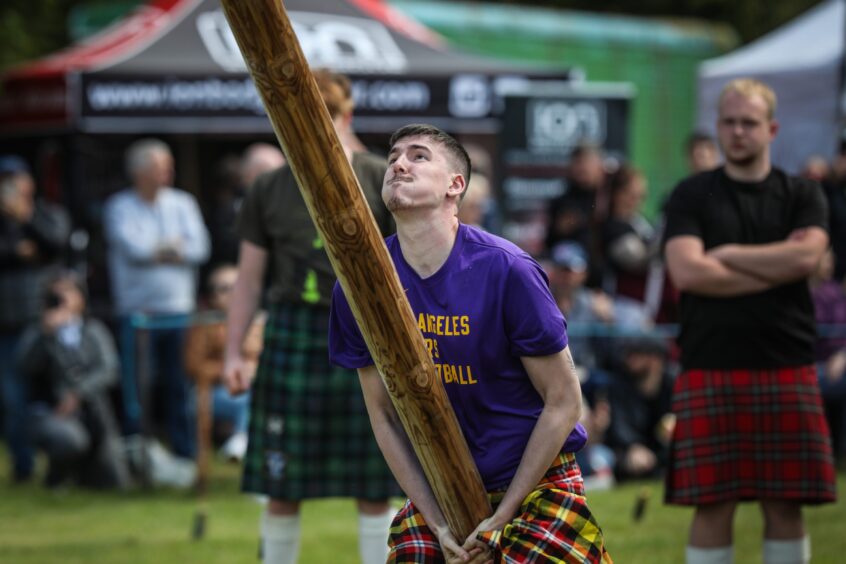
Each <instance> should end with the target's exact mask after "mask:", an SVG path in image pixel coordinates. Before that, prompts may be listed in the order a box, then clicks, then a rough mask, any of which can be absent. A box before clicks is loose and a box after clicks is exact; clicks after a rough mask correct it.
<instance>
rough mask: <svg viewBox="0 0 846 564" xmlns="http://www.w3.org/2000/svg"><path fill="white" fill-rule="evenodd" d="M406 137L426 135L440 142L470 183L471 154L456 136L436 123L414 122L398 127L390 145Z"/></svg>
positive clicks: (467, 184) (466, 182) (466, 183)
mask: <svg viewBox="0 0 846 564" xmlns="http://www.w3.org/2000/svg"><path fill="white" fill-rule="evenodd" d="M406 137H426V138H428V139H431V140H432V141H434V142H436V143H439V144H440V145H441V146H442V147H444V148H445V149H446V150H447V153H448V154H449V156H450V158H451V159H452V161H453V164H454V165H455V166H456V167H457V168H458V172H460V173H461V175H462V176H464V184H465V186H469V185H470V155H468V154H467V151H466V150H465V149H464V147H462V145H461V143H459V142H458V141H456V140H455V137H453V136H452V135H450V134H448V133H447V132H445V131H443V130H441V129H439V128H437V127H435V126H434V125H429V124H426V123H412V124H410V125H406V126H404V127H401V128H399V129H397V130H396V131H395V132H394V134H393V135H391V141H390V146H391V147H393V146H394V145H396V143H397V142H398V141H399V140H400V139H405V138H406ZM465 192H466V189H465ZM462 196H463V194H462Z"/></svg>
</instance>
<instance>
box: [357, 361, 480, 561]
mask: <svg viewBox="0 0 846 564" xmlns="http://www.w3.org/2000/svg"><path fill="white" fill-rule="evenodd" d="M358 377H359V380H360V381H361V389H362V392H363V393H364V403H365V404H366V405H367V414H368V416H369V417H370V425H371V426H372V427H373V434H374V435H375V436H376V442H377V443H378V444H379V448H380V449H381V451H382V454H383V455H384V456H385V461H386V462H387V463H388V466H389V467H390V468H391V472H393V474H394V476H395V477H396V479H397V482H399V484H400V486H401V487H402V489H403V491H404V492H405V494H406V495H407V496H408V498H409V499H410V500H411V501H412V503H414V505H415V507H416V508H417V510H418V511H420V513H421V514H422V515H423V519H425V521H426V524H427V525H428V526H429V528H430V529H431V530H432V533H434V535H435V536H436V537H437V539H438V542H439V543H440V545H441V549H442V550H443V551H444V554H445V555H446V556H447V557H448V558H447V561H448V562H452V561H454V560H457V559H463V558H464V557H465V556H469V553H468V552H467V551H466V550H464V549H463V548H462V547H461V545H460V544H459V543H458V542H457V541H456V539H455V537H454V536H453V535H452V533H451V532H450V530H449V526H448V525H447V522H446V518H445V517H444V515H443V513H442V512H441V509H440V507H439V506H438V502H437V501H436V500H435V494H434V493H433V492H432V488H431V487H430V486H429V482H428V481H427V480H426V475H425V474H424V473H423V468H422V466H420V462H419V461H418V460H417V455H416V454H415V453H414V450H413V448H412V446H411V441H410V440H409V439H408V435H406V433H405V429H403V426H402V422H401V421H400V419H399V415H397V412H396V409H394V405H393V403H392V402H391V397H390V395H389V394H388V391H387V390H386V389H385V384H384V383H383V382H382V377H381V376H380V375H379V371H378V370H377V369H376V367H375V366H372V365H371V366H367V367H365V368H359V369H358ZM475 552H478V551H475Z"/></svg>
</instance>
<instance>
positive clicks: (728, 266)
mask: <svg viewBox="0 0 846 564" xmlns="http://www.w3.org/2000/svg"><path fill="white" fill-rule="evenodd" d="M827 247H828V234H827V233H826V232H825V230H823V229H821V228H819V227H804V228H801V229H796V230H794V231H793V232H792V233H791V234H790V235H789V236H788V237H787V239H785V240H784V241H777V242H774V243H766V244H762V245H740V244H734V243H730V244H726V245H720V246H718V247H714V248H712V249H709V250H708V251H705V247H704V244H703V242H702V240H701V239H700V238H699V237H695V236H692V235H682V236H678V237H673V238H672V239H670V240H669V241H668V242H667V246H666V250H665V255H666V262H667V268H668V270H669V272H670V277H671V278H672V280H673V283H674V284H675V285H676V288H678V289H679V290H680V291H682V292H688V293H691V294H699V295H702V296H711V297H731V296H742V295H746V294H754V293H757V292H763V291H765V290H769V289H770V288H773V287H775V286H780V285H782V284H787V283H790V282H795V281H796V280H801V279H802V278H807V277H808V276H809V275H810V274H811V273H813V272H814V270H815V269H816V267H817V264H818V263H819V261H820V259H821V258H822V255H823V253H824V252H825V250H826V248H827Z"/></svg>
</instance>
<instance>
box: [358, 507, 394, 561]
mask: <svg viewBox="0 0 846 564" xmlns="http://www.w3.org/2000/svg"><path fill="white" fill-rule="evenodd" d="M394 515H396V511H394V510H393V509H389V510H388V511H387V512H386V513H384V514H382V515H363V514H361V513H359V514H358V552H359V554H360V555H361V562H362V564H385V560H386V559H387V557H388V530H389V529H390V527H391V521H393V519H394Z"/></svg>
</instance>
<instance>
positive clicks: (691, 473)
mask: <svg viewBox="0 0 846 564" xmlns="http://www.w3.org/2000/svg"><path fill="white" fill-rule="evenodd" d="M673 412H674V413H675V414H676V427H675V430H674V432H673V441H672V445H671V449H670V462H669V468H668V470H667V487H666V501H667V503H674V504H679V505H703V504H708V503H716V502H723V501H744V500H753V499H756V500H757V499H779V500H787V501H796V502H799V503H809V504H812V503H826V502H831V501H834V500H835V497H836V494H835V486H836V480H835V470H834V461H833V457H832V451H831V444H830V441H829V431H828V426H827V424H826V420H825V415H824V414H823V407H822V402H821V400H820V394H819V388H818V384H817V374H816V368H815V367H814V366H813V365H811V366H800V367H794V368H782V369H774V370H687V371H685V372H682V374H680V375H679V377H678V379H677V380H676V383H675V388H674V391H673Z"/></svg>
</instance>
